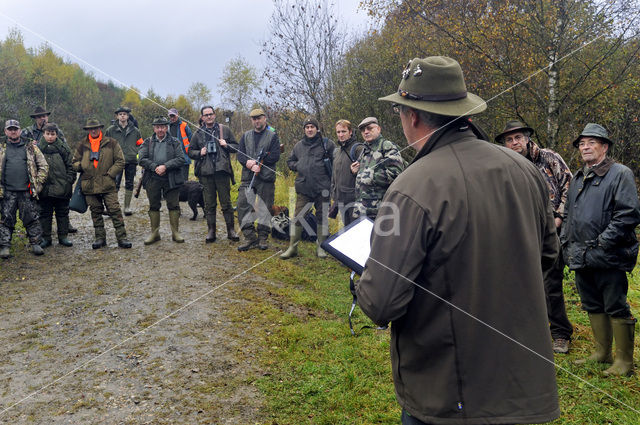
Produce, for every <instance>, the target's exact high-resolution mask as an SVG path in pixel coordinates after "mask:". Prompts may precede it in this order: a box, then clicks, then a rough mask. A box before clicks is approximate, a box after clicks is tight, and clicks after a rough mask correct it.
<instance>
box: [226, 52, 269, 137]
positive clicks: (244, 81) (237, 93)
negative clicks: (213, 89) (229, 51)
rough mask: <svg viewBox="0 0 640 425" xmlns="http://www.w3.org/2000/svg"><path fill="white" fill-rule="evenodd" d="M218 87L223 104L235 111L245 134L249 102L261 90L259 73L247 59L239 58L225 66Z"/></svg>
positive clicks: (241, 129)
mask: <svg viewBox="0 0 640 425" xmlns="http://www.w3.org/2000/svg"><path fill="white" fill-rule="evenodd" d="M218 87H219V88H220V92H221V94H222V100H223V102H224V103H225V104H227V105H230V106H231V107H232V109H233V110H234V111H235V114H236V116H237V117H238V118H237V119H236V121H238V122H240V131H241V132H244V129H245V126H244V123H245V120H246V117H247V113H248V112H249V111H248V110H247V108H248V107H249V102H250V101H251V100H252V99H253V97H254V95H255V93H256V92H257V91H258V89H259V88H260V83H259V80H258V72H257V71H256V69H255V68H254V67H253V66H251V64H249V62H247V60H246V59H244V58H243V57H242V56H238V57H237V58H234V59H231V60H230V61H229V62H227V64H226V65H225V68H224V71H223V72H222V77H221V79H220V83H219V84H218Z"/></svg>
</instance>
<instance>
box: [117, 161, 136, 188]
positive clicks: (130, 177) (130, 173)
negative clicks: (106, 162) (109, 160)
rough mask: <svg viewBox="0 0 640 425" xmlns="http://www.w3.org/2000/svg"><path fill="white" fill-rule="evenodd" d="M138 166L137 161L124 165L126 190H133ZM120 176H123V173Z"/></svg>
mask: <svg viewBox="0 0 640 425" xmlns="http://www.w3.org/2000/svg"><path fill="white" fill-rule="evenodd" d="M136 167H137V164H136V163H135V162H131V163H128V164H125V166H124V188H125V189H126V190H131V191H132V190H133V181H134V179H135V177H136ZM120 176H121V177H122V174H121V175H120Z"/></svg>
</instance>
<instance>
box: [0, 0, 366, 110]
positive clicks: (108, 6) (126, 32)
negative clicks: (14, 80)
mask: <svg viewBox="0 0 640 425" xmlns="http://www.w3.org/2000/svg"><path fill="white" fill-rule="evenodd" d="M335 3H337V4H336V6H335V8H336V10H337V11H339V12H340V15H341V16H343V17H344V18H345V20H346V23H347V25H348V27H349V28H351V29H353V30H355V31H364V30H366V28H367V25H368V24H367V22H368V20H367V16H366V13H365V12H364V11H362V10H360V11H359V10H357V9H358V4H359V0H336V1H335ZM272 8H273V5H272V2H271V0H228V1H225V0H206V1H205V0H201V1H196V0H182V1H165V0H155V1H149V0H131V1H124V0H106V1H104V0H103V1H91V0H89V1H86V2H81V1H77V0H0V39H2V40H4V39H5V38H6V36H7V33H8V32H9V30H10V28H12V27H17V28H18V29H19V30H20V31H21V32H22V35H23V37H24V40H25V45H26V46H27V47H37V46H40V45H41V44H43V43H44V42H45V41H48V42H49V44H50V45H51V46H52V48H53V49H54V50H55V51H56V52H57V53H58V54H59V55H61V56H63V57H65V58H66V59H67V60H70V61H73V62H77V63H80V64H81V65H82V66H83V67H84V68H85V69H87V70H90V71H91V72H92V73H93V74H94V76H95V77H96V78H97V79H99V80H102V81H108V80H111V81H113V82H114V83H116V84H118V85H120V84H123V85H125V86H130V85H133V86H135V87H137V88H138V89H140V91H141V92H142V93H146V92H147V90H148V89H149V88H153V89H154V90H155V91H156V92H157V93H158V94H160V95H162V96H166V95H168V94H173V95H178V94H183V93H186V92H187V90H188V88H189V86H190V85H191V84H192V83H193V82H195V81H200V82H203V83H205V84H206V85H207V86H208V87H209V88H210V89H211V90H212V92H213V100H214V102H215V103H217V102H218V101H219V100H220V97H219V96H218V94H217V91H218V83H219V81H220V77H221V75H222V70H223V69H224V66H225V64H226V63H227V62H228V61H229V60H230V59H233V58H236V57H238V55H242V56H243V57H244V58H245V59H247V60H248V61H249V62H250V63H251V64H253V65H254V66H256V68H258V69H259V70H261V69H262V66H263V64H262V57H261V56H260V55H259V52H260V42H261V41H263V40H265V39H266V38H267V36H268V20H269V17H270V16H271V11H272ZM34 33H37V34H38V35H36V34H34ZM71 54H72V55H75V56H76V57H77V58H76V57H72V56H71ZM78 58H79V59H78ZM81 60H82V61H86V64H84V63H82V61H81ZM87 64H89V65H91V67H90V66H89V65H87Z"/></svg>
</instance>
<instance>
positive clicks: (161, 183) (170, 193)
mask: <svg viewBox="0 0 640 425" xmlns="http://www.w3.org/2000/svg"><path fill="white" fill-rule="evenodd" d="M152 125H153V135H152V136H151V137H149V138H147V139H146V140H145V141H144V143H143V144H142V148H140V160H139V162H140V166H141V167H142V168H144V170H145V172H144V179H143V184H144V188H145V189H146V190H147V198H148V199H149V220H150V222H151V235H150V236H149V237H148V238H147V239H146V240H145V241H144V244H145V245H151V244H152V243H155V242H157V241H159V240H160V203H161V201H162V198H164V199H165V201H166V203H167V209H168V210H169V223H170V224H171V237H172V239H173V241H174V242H178V243H182V242H184V238H183V237H182V236H181V235H180V233H179V231H178V229H179V222H180V203H179V200H178V198H179V196H180V186H182V185H183V184H184V182H185V178H184V173H183V172H182V167H183V166H184V163H185V161H184V152H183V151H182V143H181V142H179V141H178V139H176V138H175V137H173V136H171V135H170V134H169V120H167V119H166V118H165V117H156V118H155V119H154V120H153V123H152Z"/></svg>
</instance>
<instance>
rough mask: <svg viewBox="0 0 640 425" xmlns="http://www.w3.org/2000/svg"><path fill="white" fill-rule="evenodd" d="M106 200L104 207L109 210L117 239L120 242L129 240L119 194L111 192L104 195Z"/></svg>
mask: <svg viewBox="0 0 640 425" xmlns="http://www.w3.org/2000/svg"><path fill="white" fill-rule="evenodd" d="M102 197H103V199H104V205H105V207H106V208H107V212H108V213H109V216H110V217H111V222H112V223H113V228H114V230H115V232H116V238H117V239H118V240H119V241H120V240H123V239H126V238H127V231H126V229H125V227H124V217H123V216H122V210H121V209H120V203H119V202H118V192H109V193H104V194H103V195H102Z"/></svg>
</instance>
